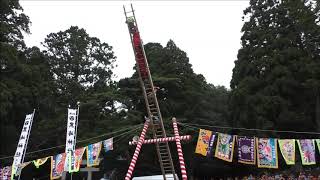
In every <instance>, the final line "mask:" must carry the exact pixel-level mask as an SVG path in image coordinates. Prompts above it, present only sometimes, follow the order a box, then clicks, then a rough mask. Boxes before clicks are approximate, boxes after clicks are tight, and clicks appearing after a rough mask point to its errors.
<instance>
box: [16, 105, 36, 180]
mask: <svg viewBox="0 0 320 180" xmlns="http://www.w3.org/2000/svg"><path fill="white" fill-rule="evenodd" d="M35 112H36V109H33V113H32V118H31V121H30V128H29V131H28V136H27V140H26V146H25V147H24V150H23V155H22V159H21V162H20V164H22V163H23V162H24V158H25V156H26V151H27V147H28V141H29V137H30V132H31V128H32V123H33V118H34V113H35ZM21 173H22V172H20V174H19V176H18V180H20V176H21ZM13 175H14V174H13Z"/></svg>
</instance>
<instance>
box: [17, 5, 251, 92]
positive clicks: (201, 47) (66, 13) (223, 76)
mask: <svg viewBox="0 0 320 180" xmlns="http://www.w3.org/2000/svg"><path fill="white" fill-rule="evenodd" d="M130 2H132V3H133V6H134V9H135V13H136V18H137V22H138V25H139V30H140V33H141V37H142V39H143V41H144V43H148V42H159V43H161V44H162V45H163V46H165V45H166V43H167V42H168V40H169V39H172V40H173V41H174V42H175V43H176V44H177V46H178V47H179V48H180V49H182V50H183V51H185V52H186V53H187V54H188V57H189V59H190V63H191V64H192V67H193V69H194V71H195V72H196V73H201V74H203V75H204V76H205V78H206V80H207V82H209V83H212V84H214V85H224V86H226V87H227V88H229V84H230V80H231V76H232V68H233V66H234V60H235V59H236V57H237V52H238V49H239V48H240V47H241V46H240V38H241V32H240V30H241V27H242V25H243V22H242V19H241V17H242V15H243V10H244V9H245V8H246V7H247V6H248V5H249V1H200V2H198V1H175V2H171V1H29V0H28V1H20V3H21V5H22V7H23V8H24V11H25V13H26V14H27V15H28V16H29V17H30V19H31V22H32V25H31V33H32V34H31V35H27V36H25V41H26V44H27V45H28V46H40V42H42V41H43V40H44V38H45V37H46V35H47V34H49V33H51V32H58V31H60V30H66V29H68V28H69V27H70V26H71V25H77V26H79V27H81V28H84V29H86V31H87V33H89V35H90V36H95V37H98V38H99V39H100V40H102V41H104V42H107V43H108V44H109V45H111V46H113V47H114V52H115V54H116V56H117V65H118V67H117V68H116V69H115V74H116V76H117V79H119V78H123V77H129V76H131V75H132V73H133V66H134V63H135V60H134V55H133V50H132V46H131V43H130V38H129V34H128V29H127V26H126V24H125V16H124V13H123V7H122V5H127V6H126V7H127V8H128V9H129V5H130ZM151 73H152V72H151Z"/></svg>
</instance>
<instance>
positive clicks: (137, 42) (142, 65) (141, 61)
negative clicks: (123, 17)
mask: <svg viewBox="0 0 320 180" xmlns="http://www.w3.org/2000/svg"><path fill="white" fill-rule="evenodd" d="M133 46H134V49H135V51H136V58H137V63H138V66H139V71H140V74H141V76H142V78H147V77H148V73H147V66H146V60H145V58H144V55H143V51H142V47H141V39H140V35H139V32H135V33H133Z"/></svg>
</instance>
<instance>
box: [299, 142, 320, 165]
mask: <svg viewBox="0 0 320 180" xmlns="http://www.w3.org/2000/svg"><path fill="white" fill-rule="evenodd" d="M297 142H298V146H299V151H300V155H301V161H302V164H303V165H313V164H316V155H315V153H316V148H315V144H314V139H299V140H297Z"/></svg>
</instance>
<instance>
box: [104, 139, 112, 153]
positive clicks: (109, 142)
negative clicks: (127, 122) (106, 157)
mask: <svg viewBox="0 0 320 180" xmlns="http://www.w3.org/2000/svg"><path fill="white" fill-rule="evenodd" d="M103 147H104V151H105V152H108V151H110V150H113V138H109V139H107V140H104V141H103Z"/></svg>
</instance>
